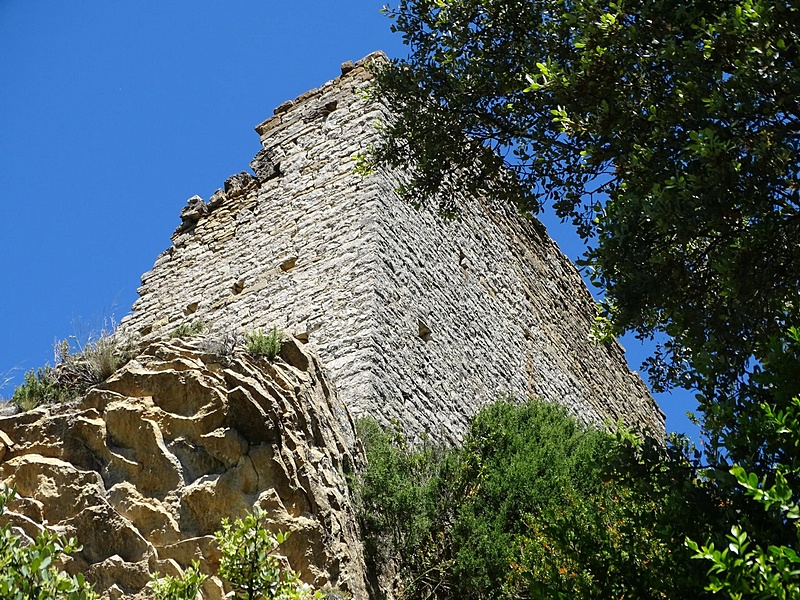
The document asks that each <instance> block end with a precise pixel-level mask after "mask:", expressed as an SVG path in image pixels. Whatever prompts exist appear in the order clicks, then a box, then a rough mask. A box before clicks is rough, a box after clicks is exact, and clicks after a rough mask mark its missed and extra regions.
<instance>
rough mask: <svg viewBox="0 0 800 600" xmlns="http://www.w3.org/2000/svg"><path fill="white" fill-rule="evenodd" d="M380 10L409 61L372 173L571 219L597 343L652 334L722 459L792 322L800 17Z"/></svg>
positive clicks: (796, 300)
mask: <svg viewBox="0 0 800 600" xmlns="http://www.w3.org/2000/svg"><path fill="white" fill-rule="evenodd" d="M389 15H390V16H391V17H392V18H393V19H394V29H396V30H398V31H400V32H401V33H402V35H403V37H404V40H405V42H406V43H407V44H408V45H409V47H410V54H409V57H408V58H407V59H404V60H397V61H394V62H392V63H391V64H390V65H388V66H386V67H385V68H383V69H382V70H380V71H379V72H378V74H377V81H378V94H379V95H380V96H381V97H382V98H383V99H384V100H385V101H387V102H388V103H390V104H391V105H392V106H393V107H394V109H395V111H396V118H395V119H394V120H393V121H391V122H390V123H387V124H386V125H385V133H386V136H385V140H384V143H383V144H382V145H381V146H379V147H377V148H375V149H374V150H373V153H372V154H371V156H369V157H368V159H367V160H368V162H369V163H370V164H371V165H372V166H378V165H389V166H404V167H408V166H409V165H410V166H411V176H410V178H409V180H408V183H407V185H406V186H405V187H404V188H403V190H402V191H403V192H404V193H405V194H406V195H407V196H408V197H409V198H410V199H411V200H412V201H413V202H415V203H417V204H422V203H431V204H433V205H434V206H436V207H437V208H439V209H441V210H444V211H445V212H454V211H456V210H457V203H454V198H457V197H459V195H460V194H461V193H462V191H464V190H466V191H468V192H471V193H478V194H491V195H494V196H496V197H500V198H502V199H505V200H506V201H509V202H515V203H516V204H517V205H518V207H519V208H520V209H521V210H522V211H524V212H535V211H538V210H540V209H541V208H542V207H543V206H545V205H552V206H553V208H554V209H555V211H556V213H557V214H558V215H559V216H560V217H562V218H565V219H571V220H572V221H573V222H574V223H575V225H576V226H577V228H578V231H579V233H580V234H581V235H582V236H583V237H584V238H585V239H586V240H587V241H589V242H590V243H591V246H590V248H589V250H588V251H587V254H586V257H585V264H586V266H587V267H588V268H589V272H590V275H591V277H592V279H593V280H594V282H595V283H596V284H597V285H599V286H600V287H601V288H602V292H603V297H604V300H603V303H602V307H603V313H604V314H603V317H604V318H605V319H606V323H607V325H608V331H609V332H610V333H611V334H617V333H621V332H626V331H633V332H636V333H637V334H638V335H640V336H651V335H653V334H656V333H663V334H666V336H668V337H667V341H666V342H665V343H664V344H663V347H662V348H661V349H660V350H659V352H658V353H657V354H656V356H654V357H653V359H652V360H651V361H650V363H649V370H650V374H651V382H652V383H653V384H654V386H655V387H656V388H667V387H669V386H671V385H676V384H677V385H680V386H684V387H687V388H692V387H694V388H697V389H699V391H700V392H701V395H702V396H701V408H703V409H705V408H708V407H711V406H714V405H716V404H723V405H725V406H726V407H727V409H726V411H722V412H721V413H717V414H715V415H713V417H712V418H711V419H710V420H709V421H708V422H707V423H706V430H707V433H708V435H709V436H710V438H711V446H712V449H713V448H716V447H719V446H721V445H722V443H723V442H722V440H723V439H724V438H725V437H726V436H727V435H728V434H729V433H730V431H731V430H732V429H735V428H736V427H737V424H738V423H740V422H741V421H743V420H744V418H741V419H740V416H741V415H740V412H741V411H742V410H749V409H750V408H752V406H754V405H755V406H757V405H758V402H755V401H753V399H752V398H750V397H749V396H748V395H747V394H748V392H749V391H750V390H751V388H750V387H749V381H750V376H751V375H752V373H753V369H754V367H757V366H758V365H759V364H760V361H762V360H763V358H764V356H765V354H766V353H767V352H768V348H769V346H770V344H771V343H773V341H774V339H775V338H776V337H778V336H781V335H782V334H783V332H784V331H785V329H786V328H787V327H788V326H790V325H793V324H796V323H800V245H798V240H800V191H799V190H800V181H798V177H800V101H798V98H800V7H797V6H796V5H795V4H793V3H790V2H776V1H767V0H688V1H686V2H674V1H667V0H656V1H650V0H631V1H626V0H618V1H616V2H615V1H611V0H574V1H568V2H563V1H556V0H511V1H509V0H484V1H478V0H400V1H399V2H398V4H397V6H396V7H395V8H391V9H389ZM510 180H514V182H512V183H513V185H510ZM745 453H746V451H745ZM731 458H732V459H733V460H746V459H747V456H745V455H742V456H733V457H731Z"/></svg>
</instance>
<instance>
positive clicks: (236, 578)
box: [214, 507, 316, 600]
mask: <svg viewBox="0 0 800 600" xmlns="http://www.w3.org/2000/svg"><path fill="white" fill-rule="evenodd" d="M265 516H266V515H265V514H264V512H263V511H262V510H261V509H259V508H258V507H255V508H254V509H253V512H251V513H248V514H247V515H246V516H245V517H244V518H243V519H236V520H235V521H234V522H233V523H231V522H230V521H229V520H228V519H223V521H222V529H221V530H220V531H218V532H217V533H215V534H214V537H215V539H216V542H217V545H218V546H219V549H220V551H221V553H222V558H221V559H220V564H219V571H218V575H219V576H220V577H221V578H222V579H223V580H225V581H227V582H228V583H230V585H231V587H232V588H233V591H234V594H235V597H236V598H246V599H247V600H310V599H311V598H314V597H316V596H314V594H313V591H312V588H311V587H310V586H309V585H308V584H305V583H303V582H301V581H300V576H299V575H298V574H297V573H296V572H294V571H293V570H292V569H290V568H286V567H285V566H284V565H282V564H281V561H280V559H279V558H278V557H277V556H276V555H275V554H274V552H275V550H276V549H277V548H278V546H279V545H280V544H282V543H283V541H284V540H285V539H286V538H287V537H288V536H289V534H288V533H286V534H283V533H278V534H273V533H271V532H270V531H268V530H267V529H266V527H265V526H264V519H265Z"/></svg>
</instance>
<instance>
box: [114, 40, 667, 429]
mask: <svg viewBox="0 0 800 600" xmlns="http://www.w3.org/2000/svg"><path fill="white" fill-rule="evenodd" d="M375 59H376V57H375V55H373V56H371V57H367V58H366V59H364V60H362V61H360V62H359V63H356V64H355V65H352V64H349V65H348V64H346V65H344V66H343V69H342V76H341V77H339V78H337V79H335V80H333V81H330V82H328V83H326V84H325V85H323V86H322V87H320V88H319V89H316V90H311V91H309V92H307V93H305V94H303V95H301V96H300V97H298V98H297V99H295V100H294V101H291V102H286V103H284V104H282V105H281V106H279V107H278V108H277V109H275V115H274V116H272V117H270V118H269V119H267V120H266V121H264V122H263V123H261V124H260V125H258V126H257V127H256V131H257V132H258V133H259V135H260V136H261V144H262V148H263V149H262V150H261V151H260V152H259V153H258V155H257V156H256V157H255V159H254V161H253V162H252V163H251V166H252V168H253V171H254V172H255V177H254V176H251V175H249V174H247V173H242V174H240V175H235V176H233V177H231V178H230V179H228V181H226V182H225V187H224V190H219V191H217V192H216V193H215V194H214V195H213V196H212V197H211V198H210V199H209V200H208V202H205V201H203V200H202V199H200V198H198V197H195V198H192V199H190V201H189V204H188V205H187V207H186V208H185V209H184V210H183V212H182V213H181V217H182V223H181V225H180V227H178V229H177V230H176V232H175V234H174V236H173V238H172V240H173V245H172V247H171V248H169V249H168V250H167V251H166V252H164V253H163V254H161V255H160V256H159V257H158V259H157V260H156V262H155V265H154V267H153V269H152V270H151V271H149V272H148V273H145V274H144V275H143V276H142V287H141V288H140V289H139V294H140V298H139V299H138V300H137V302H136V303H135V304H134V306H133V311H132V314H131V315H130V316H129V317H127V318H126V319H124V320H123V323H122V328H123V330H124V331H126V332H129V333H136V334H138V335H141V336H143V337H145V338H149V337H157V336H160V335H163V334H165V333H168V332H169V331H171V330H173V329H174V328H175V327H176V326H178V325H180V324H182V323H189V322H193V321H195V320H202V321H203V322H204V323H205V324H206V326H207V327H208V328H209V329H210V330H211V331H212V332H213V333H216V334H219V335H222V334H224V333H225V332H230V331H237V332H244V331H248V330H254V329H259V328H260V329H264V330H267V329H269V328H271V327H272V326H273V325H277V326H278V327H280V328H282V329H284V330H286V331H287V332H288V333H291V334H293V335H294V336H295V337H297V338H298V339H300V340H303V341H307V342H308V344H309V345H310V346H311V347H312V348H313V349H314V350H315V351H316V352H317V353H318V354H319V356H320V357H321V359H322V363H323V365H324V366H325V368H326V369H327V370H328V372H329V374H330V375H331V377H332V379H333V382H334V384H335V386H336V388H337V391H338V394H339V397H340V399H341V400H342V401H343V402H344V404H346V405H347V406H348V408H349V410H350V411H351V413H352V414H353V415H355V416H359V415H372V416H374V417H376V418H378V419H379V420H381V421H383V422H387V421H389V420H397V421H399V422H400V423H402V424H403V425H404V427H405V428H406V430H407V431H409V432H411V433H414V434H420V433H423V432H428V433H429V434H431V435H432V436H434V437H435V438H438V439H443V440H450V441H453V440H456V439H457V438H459V436H460V435H461V434H462V433H463V431H464V429H465V426H466V424H467V422H468V420H469V417H470V416H471V415H472V414H474V413H475V411H476V410H477V409H478V408H479V407H480V406H481V405H482V404H484V403H486V402H488V401H491V400H494V399H496V398H497V397H498V396H501V395H506V394H513V395H515V396H516V397H525V396H526V395H529V394H534V395H536V396H539V397H543V398H547V399H552V400H556V401H559V402H561V403H564V404H566V405H567V406H568V407H569V408H570V411H571V412H573V413H574V414H576V415H577V416H579V417H580V418H581V419H583V420H584V421H588V422H602V421H604V420H612V421H616V420H618V419H620V418H622V419H623V420H624V421H626V422H627V423H628V424H629V425H632V426H634V427H637V428H644V427H646V428H649V429H651V430H652V431H655V432H663V429H664V421H663V415H662V413H661V412H660V411H659V410H658V408H657V406H656V405H655V403H654V401H653V400H652V398H651V397H650V395H649V394H648V392H647V389H646V387H645V386H644V384H643V383H642V381H641V379H640V378H639V376H638V375H636V374H633V373H631V372H630V370H629V369H628V366H627V364H626V362H625V360H624V357H623V351H622V348H621V347H620V346H619V345H618V344H611V345H595V344H593V343H592V342H591V341H590V339H589V329H590V326H591V324H592V321H593V317H594V308H593V302H592V298H591V296H590V294H589V292H588V291H587V290H586V288H585V286H584V284H583V283H582V281H581V278H580V276H579V274H578V273H577V271H576V269H575V268H574V266H573V265H572V264H571V262H570V261H569V260H568V259H567V258H566V257H565V256H564V255H563V254H562V253H561V252H560V251H559V249H558V247H557V246H556V244H555V243H554V242H553V241H552V240H551V239H550V238H549V237H548V235H547V233H546V232H545V229H544V227H543V226H542V225H541V224H540V223H539V222H538V221H536V220H535V219H524V218H522V217H520V216H519V215H517V214H516V213H514V212H513V209H511V208H508V207H503V206H495V205H493V204H492V202H491V200H490V199H489V200H486V199H475V198H461V199H458V200H457V202H458V204H459V205H460V206H461V207H462V211H463V214H462V217H461V219H460V220H457V221H447V220H443V219H441V218H439V217H438V216H437V215H434V214H431V213H429V212H425V211H417V210H415V209H414V208H412V207H410V206H408V205H406V204H404V203H403V202H402V201H401V200H400V199H399V198H398V197H397V196H396V194H395V192H394V189H395V188H396V187H397V182H398V178H402V174H401V173H391V174H389V173H375V174H373V175H370V176H368V177H366V178H362V176H361V175H358V174H356V173H355V171H354V166H355V157H356V156H357V155H358V154H359V153H363V152H364V151H366V150H367V148H368V147H369V145H370V143H373V142H374V141H375V140H376V136H377V131H376V129H375V124H376V122H377V121H380V120H381V119H385V118H387V111H386V109H385V107H383V106H381V105H379V104H376V103H374V101H371V100H369V99H367V98H366V97H365V96H364V94H363V91H364V89H365V88H366V87H367V86H368V85H369V79H370V76H369V72H368V71H367V69H366V68H365V63H366V62H368V61H370V60H375Z"/></svg>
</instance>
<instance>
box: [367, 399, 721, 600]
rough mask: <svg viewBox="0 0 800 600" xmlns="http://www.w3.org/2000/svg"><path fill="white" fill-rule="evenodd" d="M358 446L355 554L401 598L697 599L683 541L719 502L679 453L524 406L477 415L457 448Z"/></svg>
mask: <svg viewBox="0 0 800 600" xmlns="http://www.w3.org/2000/svg"><path fill="white" fill-rule="evenodd" d="M360 436H361V438H362V441H363V442H364V445H365V448H366V453H367V459H368V466H367V469H366V471H365V472H364V473H362V474H361V476H360V481H359V483H358V484H357V485H356V491H357V498H358V506H359V519H360V523H361V526H362V533H363V536H364V540H365V545H366V548H367V549H368V558H369V559H370V560H371V561H372V563H373V564H372V566H373V569H375V568H376V567H377V570H378V571H379V570H380V568H381V565H386V564H389V565H394V566H396V567H397V568H399V574H400V577H401V580H402V596H401V597H403V598H408V599H409V600H411V599H416V598H419V599H422V598H426V599H438V600H446V599H450V598H474V599H476V600H481V599H486V600H488V599H498V600H500V599H502V600H513V599H522V598H542V599H545V598H587V599H588V598H597V599H607V598H622V597H625V598H641V599H647V598H653V599H657V598H703V597H705V595H704V592H703V589H702V588H703V583H704V573H705V570H706V566H705V565H703V564H700V563H699V562H698V561H692V560H690V557H691V555H692V553H691V551H690V550H689V549H688V548H686V547H685V546H684V539H685V538H686V536H687V535H689V534H692V535H699V536H709V535H711V533H712V531H713V529H714V527H713V526H712V524H719V523H723V522H725V518H726V516H727V513H726V505H725V504H724V503H721V502H720V499H719V498H718V497H717V496H716V495H715V493H714V490H713V488H712V487H711V486H709V485H708V484H707V482H703V481H700V480H699V478H698V473H697V463H696V457H693V456H692V455H691V454H690V453H688V452H687V450H688V448H687V447H686V446H685V445H683V443H678V444H675V445H670V446H669V447H668V448H665V447H664V446H663V445H662V444H646V443H641V442H639V441H636V439H635V438H634V437H633V436H631V435H629V434H625V433H620V434H619V435H612V434H610V433H608V432H605V431H601V430H598V429H595V428H590V427H585V426H582V425H581V424H579V423H578V422H576V421H575V419H574V418H572V417H570V416H568V415H567V414H566V410H565V409H564V408H563V407H560V406H557V405H552V404H547V403H542V402H534V401H530V402H525V403H521V404H513V403H510V402H498V403H496V404H493V405H489V406H487V407H485V408H484V409H483V410H481V411H480V412H479V413H478V415H476V417H475V418H474V419H473V421H472V423H471V424H470V427H469V429H468V431H467V433H466V436H465V439H464V443H463V445H462V446H461V447H460V448H450V449H448V450H443V449H441V448H436V447H431V446H422V447H417V448H414V447H413V446H410V445H409V444H408V443H407V442H406V441H405V439H404V438H403V437H402V435H400V434H398V432H396V431H395V432H382V431H381V430H380V429H379V428H377V427H376V425H375V424H374V423H373V424H369V423H367V424H365V423H362V424H361V426H360Z"/></svg>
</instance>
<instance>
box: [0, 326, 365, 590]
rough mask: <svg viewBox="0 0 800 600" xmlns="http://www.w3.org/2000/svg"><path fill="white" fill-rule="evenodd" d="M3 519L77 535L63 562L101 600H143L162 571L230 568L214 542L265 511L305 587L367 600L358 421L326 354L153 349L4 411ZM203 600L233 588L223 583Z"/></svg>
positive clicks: (211, 586) (166, 345) (288, 345)
mask: <svg viewBox="0 0 800 600" xmlns="http://www.w3.org/2000/svg"><path fill="white" fill-rule="evenodd" d="M0 433H2V435H0V441H1V442H2V443H0V455H1V456H0V461H2V463H1V464H0V480H2V481H4V482H5V483H7V484H8V485H11V486H16V488H17V492H18V496H17V498H16V499H15V500H14V501H13V502H12V503H11V504H10V506H9V511H8V512H7V518H9V519H11V521H12V523H13V524H14V526H15V527H16V528H17V531H18V532H23V533H24V534H25V535H27V536H29V537H33V536H35V534H36V530H37V529H38V528H39V527H42V526H44V527H47V528H48V529H50V530H53V531H56V532H60V533H63V534H65V535H68V536H74V537H77V538H78V540H79V542H80V543H81V544H83V550H82V551H81V552H80V553H79V554H77V555H74V556H73V557H72V558H71V559H70V562H68V563H67V565H66V569H67V571H70V572H72V573H76V572H83V573H85V574H86V575H87V578H88V579H89V580H90V581H92V582H93V583H94V584H95V588H96V589H97V590H98V591H101V592H102V593H103V597H104V598H122V597H124V598H131V597H142V598H143V597H147V592H146V591H145V590H144V588H145V585H146V584H147V582H148V581H149V580H150V577H151V574H152V573H154V572H156V571H159V572H162V573H165V574H172V575H175V574H177V573H179V572H180V571H181V570H182V569H184V568H186V567H188V566H190V564H191V562H192V561H193V560H199V561H200V563H201V569H202V570H203V571H204V572H206V573H211V572H214V571H215V570H216V567H217V566H218V561H219V556H218V551H217V549H216V547H215V544H214V542H213V535H212V534H213V533H214V531H216V530H217V529H219V527H220V521H221V520H222V518H223V517H229V518H235V517H237V516H241V515H243V514H244V513H245V512H246V511H248V510H250V509H251V508H252V507H253V506H255V505H257V506H260V507H261V508H263V509H264V510H265V511H267V512H268V514H269V526H270V527H271V528H274V529H275V530H282V531H292V536H291V537H290V538H289V539H288V541H287V542H285V544H284V545H283V546H281V551H282V552H283V553H285V554H286V556H287V558H288V560H289V562H290V564H291V565H292V567H293V568H294V569H296V570H298V571H299V572H300V573H301V576H302V578H303V580H305V581H308V582H310V583H313V584H314V585H316V586H321V585H324V584H326V583H330V584H333V585H338V586H341V587H342V588H343V589H347V590H349V591H350V592H352V593H353V595H354V597H356V598H364V597H366V587H365V586H366V583H365V580H366V577H365V567H364V559H363V555H362V550H361V544H360V542H359V540H358V529H357V524H356V520H355V516H354V512H353V509H352V505H351V502H350V497H349V492H348V489H347V485H346V481H345V475H346V474H347V473H348V472H351V471H352V469H353V468H354V465H355V462H356V460H358V457H357V455H355V450H354V448H355V447H356V441H355V433H354V429H353V424H352V421H351V420H350V418H349V416H348V413H347V411H346V410H345V408H344V407H343V406H342V405H341V404H340V403H339V402H338V401H337V399H336V398H335V396H334V395H333V394H332V392H331V389H330V387H329V386H328V385H327V383H326V380H325V377H324V374H323V373H322V371H321V369H320V365H319V363H318V361H317V359H316V358H315V357H314V356H312V355H310V354H309V353H307V352H306V351H305V350H304V349H303V347H302V346H301V345H300V344H299V343H298V342H296V341H294V340H290V341H288V342H284V345H283V348H282V350H281V356H280V357H279V358H278V359H277V360H276V361H274V363H269V362H267V361H266V360H264V359H254V358H252V357H249V356H247V355H244V354H234V355H231V356H220V355H214V354H208V353H205V352H203V351H202V350H200V349H199V348H198V347H195V346H193V345H190V344H188V343H186V342H174V341H173V342H157V343H154V344H152V345H151V346H150V347H148V348H147V349H146V350H145V351H144V352H143V353H142V354H141V355H139V356H138V357H137V358H135V359H134V360H132V361H131V362H130V363H128V364H127V365H126V366H125V367H123V368H122V369H120V370H119V371H118V372H117V373H116V374H114V375H113V376H112V377H111V378H110V379H109V380H108V381H107V382H106V383H105V384H103V385H102V386H100V387H98V388H95V389H93V390H91V391H90V392H89V393H88V394H87V395H86V396H85V397H83V398H81V399H79V400H77V401H75V402H73V403H70V404H69V405H63V406H49V407H43V408H39V409H36V410H32V411H29V412H26V413H21V414H17V415H13V416H7V417H3V418H0ZM203 592H204V597H205V598H221V597H222V596H223V594H224V593H225V590H224V589H223V586H222V584H221V582H220V581H219V580H217V579H216V578H211V579H209V580H208V581H207V582H206V585H205V587H204V590H203Z"/></svg>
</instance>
